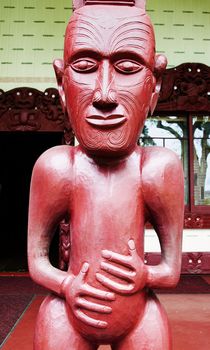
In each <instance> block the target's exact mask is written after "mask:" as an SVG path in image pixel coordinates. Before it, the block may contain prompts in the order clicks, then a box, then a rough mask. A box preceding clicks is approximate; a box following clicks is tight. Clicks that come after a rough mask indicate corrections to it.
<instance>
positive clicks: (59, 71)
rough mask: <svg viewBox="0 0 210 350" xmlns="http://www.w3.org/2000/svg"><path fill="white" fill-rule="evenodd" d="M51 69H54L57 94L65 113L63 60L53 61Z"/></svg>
mask: <svg viewBox="0 0 210 350" xmlns="http://www.w3.org/2000/svg"><path fill="white" fill-rule="evenodd" d="M53 67H54V70H55V75H56V79H57V84H58V92H59V95H60V101H61V105H62V109H63V111H64V112H65V111H66V99H65V94H64V90H63V73H64V62H63V60H61V59H56V60H54V61H53Z"/></svg>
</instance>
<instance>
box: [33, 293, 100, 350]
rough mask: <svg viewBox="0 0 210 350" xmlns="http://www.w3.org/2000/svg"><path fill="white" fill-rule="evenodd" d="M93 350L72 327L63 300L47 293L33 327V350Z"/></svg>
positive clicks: (93, 347)
mask: <svg viewBox="0 0 210 350" xmlns="http://www.w3.org/2000/svg"><path fill="white" fill-rule="evenodd" d="M58 349H59V350H95V349H97V346H94V345H92V344H90V343H89V342H87V341H86V340H85V339H84V338H83V337H81V335H80V334H79V333H78V332H76V331H75V329H74V328H73V327H72V325H71V323H70V320H69V317H68V315H67V311H66V306H65V302H64V300H62V299H61V298H58V297H56V296H53V295H49V296H47V297H46V299H45V300H44V301H43V303H42V305H41V307H40V309H39V313H38V317H37V321H36V328H35V337H34V350H58Z"/></svg>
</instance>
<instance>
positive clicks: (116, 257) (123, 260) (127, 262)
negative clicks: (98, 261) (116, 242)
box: [101, 250, 132, 268]
mask: <svg viewBox="0 0 210 350" xmlns="http://www.w3.org/2000/svg"><path fill="white" fill-rule="evenodd" d="M101 255H102V257H103V258H105V259H107V260H109V261H113V262H116V263H118V264H120V265H124V266H126V267H130V268H131V259H132V257H131V256H130V255H122V254H118V253H114V252H112V251H111V250H102V253H101Z"/></svg>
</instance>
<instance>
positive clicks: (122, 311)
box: [28, 0, 183, 350]
mask: <svg viewBox="0 0 210 350" xmlns="http://www.w3.org/2000/svg"><path fill="white" fill-rule="evenodd" d="M80 2H82V1H78V2H75V7H76V10H75V12H74V14H73V16H72V17H71V19H70V22H69V24H68V26H67V30H66V36H65V48H64V60H56V61H55V62H54V67H55V71H56V76H57V81H58V86H59V93H60V98H61V101H62V106H63V109H64V111H65V113H67V114H68V116H69V120H70V123H71V125H72V128H73V130H74V133H75V135H76V137H77V139H78V141H79V146H77V147H70V146H58V147H55V148H52V149H50V150H48V151H47V152H45V153H44V154H43V155H42V156H41V157H40V158H39V159H38V161H37V163H36V164H35V167H34V170H33V175H32V183H31V194H30V209H29V233H28V261H29V269H30V274H31V276H32V278H33V279H34V280H35V281H36V282H37V283H39V284H40V285H42V286H44V287H46V288H48V289H49V290H50V291H51V292H52V293H51V294H50V295H49V296H47V297H46V299H45V300H44V302H43V304H42V306H41V308H40V311H39V315H38V319H37V323H36V332H35V341H34V349H35V350H58V349H59V350H67V349H69V350H70V349H71V350H91V349H97V348H98V346H99V345H100V344H110V345H111V348H112V349H113V350H135V349H136V350H137V349H138V350H168V349H171V337H170V331H169V326H168V321H167V316H166V314H165V311H164V309H163V308H162V306H161V305H160V303H159V301H158V299H157V298H156V296H155V295H154V294H153V292H152V291H151V289H150V288H153V287H158V288H161V287H164V288H165V287H172V286H174V285H175V284H176V283H177V281H178V279H179V273H180V262H181V232H182V224H183V172H182V167H181V164H180V161H179V160H178V159H177V156H176V155H175V154H173V153H172V152H171V151H170V150H167V149H164V148H158V147H148V148H141V147H139V146H137V143H136V142H137V138H138V136H139V134H140V132H141V130H142V128H143V125H144V121H145V118H146V117H147V114H148V112H149V110H150V111H153V110H154V108H155V105H156V103H157V99H158V93H159V90H160V84H161V74H162V73H163V71H164V69H165V67H166V58H165V57H164V56H162V55H155V39H154V32H153V28H152V25H151V22H150V20H149V18H148V16H147V14H146V13H145V4H144V1H140V0H139V1H136V4H134V1H130V0H119V1H118V0H117V1H114V0H110V1H109V0H101V1H100V0H86V1H85V3H84V4H80ZM81 5H84V6H81ZM64 217H65V218H67V219H69V222H70V235H71V237H70V241H71V251H70V255H69V256H70V257H69V267H68V271H67V272H65V271H61V270H59V269H57V268H55V267H53V266H52V265H51V263H50V261H49V246H50V242H51V240H52V237H53V234H54V231H55V228H56V226H57V225H58V223H59V222H60V221H61V220H62V219H63V218H64ZM148 220H149V221H150V222H151V223H152V224H153V226H154V228H155V230H156V232H157V235H158V237H159V240H160V245H161V250H162V260H161V262H160V264H159V265H156V266H147V265H145V264H144V261H143V256H144V225H145V222H146V221H148Z"/></svg>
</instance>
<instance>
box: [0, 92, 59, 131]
mask: <svg viewBox="0 0 210 350" xmlns="http://www.w3.org/2000/svg"><path fill="white" fill-rule="evenodd" d="M64 127H65V118H64V114H63V112H62V108H61V105H60V100H59V95H58V91H57V89H54V88H49V89H46V90H45V91H44V92H41V91H39V90H37V89H33V88H28V87H20V88H15V89H12V90H9V91H6V92H4V91H3V90H0V130H1V131H63V130H64Z"/></svg>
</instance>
